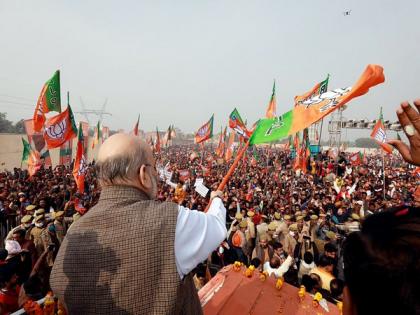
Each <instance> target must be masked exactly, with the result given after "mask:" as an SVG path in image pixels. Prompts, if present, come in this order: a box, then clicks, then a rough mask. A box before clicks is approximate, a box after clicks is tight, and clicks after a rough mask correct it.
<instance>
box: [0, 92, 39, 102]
mask: <svg viewBox="0 0 420 315" xmlns="http://www.w3.org/2000/svg"><path fill="white" fill-rule="evenodd" d="M0 96H3V97H8V98H14V99H18V100H24V101H29V102H34V103H36V101H34V100H33V99H30V98H27V97H22V96H13V95H9V94H0Z"/></svg>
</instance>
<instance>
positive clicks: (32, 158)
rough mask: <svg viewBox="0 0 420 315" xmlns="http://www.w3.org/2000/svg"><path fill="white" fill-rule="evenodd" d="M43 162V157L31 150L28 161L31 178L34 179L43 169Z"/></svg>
mask: <svg viewBox="0 0 420 315" xmlns="http://www.w3.org/2000/svg"><path fill="white" fill-rule="evenodd" d="M41 166H42V161H41V155H40V154H39V152H38V151H35V150H31V152H30V154H29V159H28V173H29V177H32V176H34V175H35V173H36V172H37V171H38V170H39V169H40V168H41Z"/></svg>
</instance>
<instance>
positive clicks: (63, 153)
mask: <svg viewBox="0 0 420 315" xmlns="http://www.w3.org/2000/svg"><path fill="white" fill-rule="evenodd" d="M72 155H73V140H69V141H66V142H64V143H63V144H62V145H61V146H60V160H59V164H60V165H69V164H70V163H71V158H72Z"/></svg>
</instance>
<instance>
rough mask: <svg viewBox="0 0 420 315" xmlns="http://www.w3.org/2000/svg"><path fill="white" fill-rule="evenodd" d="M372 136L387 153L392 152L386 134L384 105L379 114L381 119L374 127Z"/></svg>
mask: <svg viewBox="0 0 420 315" xmlns="http://www.w3.org/2000/svg"><path fill="white" fill-rule="evenodd" d="M370 137H371V138H372V139H374V140H375V141H376V142H377V143H378V144H379V145H380V146H381V148H382V149H383V150H384V151H385V152H386V153H388V154H390V153H392V146H390V145H389V144H388V143H386V142H387V136H386V132H385V126H384V122H383V115H382V107H381V113H380V115H379V119H378V121H377V122H376V124H375V126H374V127H373V130H372V133H371V134H370Z"/></svg>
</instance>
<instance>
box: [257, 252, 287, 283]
mask: <svg viewBox="0 0 420 315" xmlns="http://www.w3.org/2000/svg"><path fill="white" fill-rule="evenodd" d="M292 263H293V258H292V256H290V255H289V256H287V258H286V260H285V261H284V262H283V263H282V264H281V266H280V267H278V268H277V269H274V268H271V266H270V262H269V261H267V262H266V263H265V264H264V267H263V268H264V271H267V272H268V275H269V276H271V274H273V273H274V275H275V276H276V278H280V277H282V276H283V275H284V274H285V273H286V272H287V271H288V270H289V268H290V266H291V265H292Z"/></svg>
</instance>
